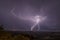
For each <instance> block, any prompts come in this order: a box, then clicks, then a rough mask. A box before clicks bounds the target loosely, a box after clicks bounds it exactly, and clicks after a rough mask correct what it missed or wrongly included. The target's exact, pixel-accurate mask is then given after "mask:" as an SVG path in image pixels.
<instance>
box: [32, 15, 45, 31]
mask: <svg viewBox="0 0 60 40" xmlns="http://www.w3.org/2000/svg"><path fill="white" fill-rule="evenodd" d="M44 19H45V17H42V16H35V17H34V22H35V24H34V25H33V26H32V27H31V31H33V29H34V28H35V26H36V25H38V31H39V30H40V26H39V23H40V22H42V21H43V20H44Z"/></svg>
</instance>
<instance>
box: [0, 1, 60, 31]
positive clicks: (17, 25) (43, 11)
mask: <svg viewBox="0 0 60 40" xmlns="http://www.w3.org/2000/svg"><path fill="white" fill-rule="evenodd" d="M35 15H41V16H47V18H46V19H45V20H44V21H43V22H41V23H40V24H39V25H40V31H60V0H0V24H2V25H4V28H5V30H12V31H30V28H31V26H32V25H33V24H34V23H33V22H32V21H29V20H25V19H29V18H30V17H32V16H35ZM36 27H37V26H36Z"/></svg>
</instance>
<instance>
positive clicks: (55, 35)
mask: <svg viewBox="0 0 60 40" xmlns="http://www.w3.org/2000/svg"><path fill="white" fill-rule="evenodd" d="M40 39H41V40H42V39H43V40H58V39H60V32H28V31H24V32H22V31H0V40H40Z"/></svg>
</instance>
